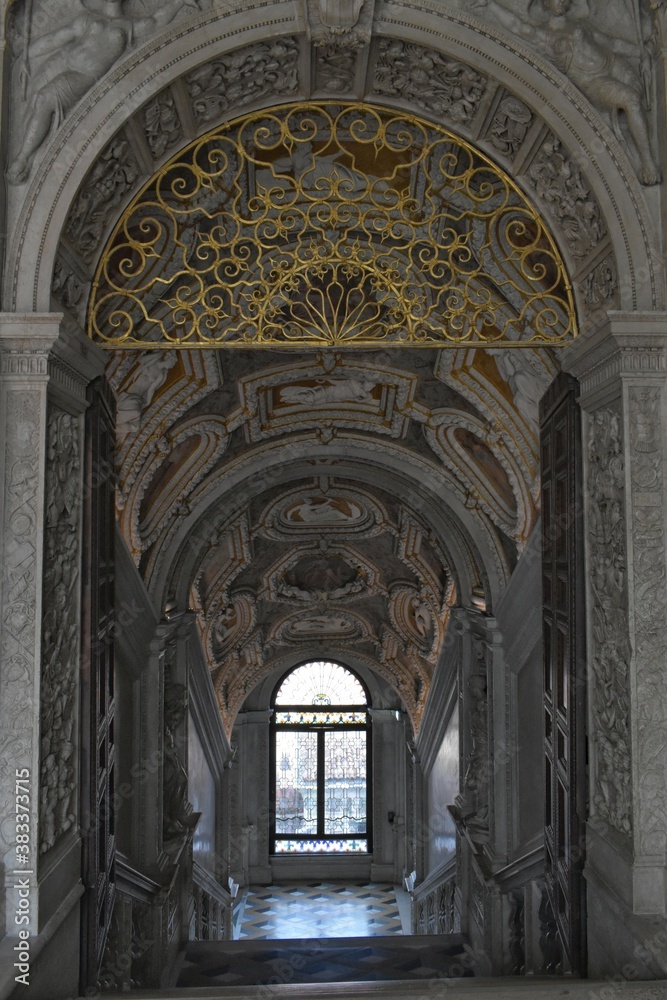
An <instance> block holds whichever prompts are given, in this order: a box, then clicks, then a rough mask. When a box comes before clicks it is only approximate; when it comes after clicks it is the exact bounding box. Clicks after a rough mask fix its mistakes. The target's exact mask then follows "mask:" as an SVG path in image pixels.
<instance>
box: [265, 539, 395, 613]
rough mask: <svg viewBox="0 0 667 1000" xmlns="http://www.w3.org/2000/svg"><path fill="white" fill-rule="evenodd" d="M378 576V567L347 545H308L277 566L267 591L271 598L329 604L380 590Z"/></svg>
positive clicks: (273, 570) (355, 598)
mask: <svg viewBox="0 0 667 1000" xmlns="http://www.w3.org/2000/svg"><path fill="white" fill-rule="evenodd" d="M378 576H379V574H378V571H377V570H376V569H375V567H374V566H373V565H372V564H371V563H370V562H368V561H367V560H366V559H364V557H363V556H362V555H361V554H360V553H359V552H357V551H356V550H354V549H352V548H350V547H349V546H347V545H337V546H333V545H330V546H325V547H322V546H321V545H320V546H312V547H310V546H304V547H303V548H300V549H298V550H297V551H296V552H291V553H290V554H289V555H288V556H287V557H286V558H285V559H283V560H281V562H280V563H279V564H278V565H277V566H274V567H273V569H272V570H271V572H270V573H269V576H268V579H267V580H265V584H264V591H265V592H266V591H268V594H269V600H274V601H275V600H278V601H290V602H291V601H294V600H297V601H307V602H311V603H313V602H314V603H315V604H316V605H323V604H324V605H325V604H328V603H329V602H335V601H344V602H345V601H350V600H358V599H359V597H364V596H370V594H373V593H377V592H378ZM318 613H319V609H318Z"/></svg>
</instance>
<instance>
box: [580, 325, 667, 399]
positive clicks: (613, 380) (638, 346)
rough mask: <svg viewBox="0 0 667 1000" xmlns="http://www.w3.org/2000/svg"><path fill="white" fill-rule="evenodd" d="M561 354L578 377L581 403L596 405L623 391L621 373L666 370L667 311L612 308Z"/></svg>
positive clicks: (654, 373) (661, 373) (647, 373)
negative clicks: (587, 333)
mask: <svg viewBox="0 0 667 1000" xmlns="http://www.w3.org/2000/svg"><path fill="white" fill-rule="evenodd" d="M561 358H562V360H563V362H564V364H563V367H564V369H565V370H566V371H568V372H570V373H571V374H572V375H574V376H575V378H577V379H578V380H579V383H580V388H581V395H580V402H581V405H582V406H583V407H584V409H595V408H596V406H597V405H602V404H603V403H604V402H606V400H607V399H608V398H609V397H610V396H613V395H618V394H619V393H620V388H621V387H620V378H621V377H622V376H641V377H646V376H648V377H660V376H664V375H665V374H667V313H654V312H651V313H649V312H646V313H644V312H610V313H609V314H608V316H607V321H606V323H605V324H604V325H601V326H600V327H598V329H597V330H596V331H595V332H594V333H593V334H592V335H590V336H588V337H586V338H585V339H582V340H581V341H578V342H577V343H576V344H574V345H573V346H571V347H568V348H566V349H564V350H563V352H562V354H561Z"/></svg>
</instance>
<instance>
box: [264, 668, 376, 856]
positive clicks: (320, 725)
mask: <svg viewBox="0 0 667 1000" xmlns="http://www.w3.org/2000/svg"><path fill="white" fill-rule="evenodd" d="M273 706H274V713H273V718H272V720H271V724H272V741H271V747H272V766H271V772H272V803H273V823H272V851H273V853H275V854H310V853H319V854H337V853H350V852H354V853H367V852H369V851H370V849H371V848H370V826H369V787H370V782H369V764H370V729H369V725H368V696H367V694H366V691H365V689H364V687H363V685H362V683H361V681H360V680H359V679H358V678H357V677H356V676H355V675H354V674H353V673H352V671H351V670H348V669H347V668H346V667H343V666H341V664H339V663H332V662H330V661H328V660H316V661H314V662H311V663H305V664H303V666H300V667H296V668H295V669H294V670H291V671H290V673H289V674H287V676H286V677H284V678H283V680H282V681H281V683H280V684H279V686H278V689H277V691H276V694H275V697H274V700H273Z"/></svg>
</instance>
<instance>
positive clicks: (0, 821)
mask: <svg viewBox="0 0 667 1000" xmlns="http://www.w3.org/2000/svg"><path fill="white" fill-rule="evenodd" d="M0 360H4V359H2V358H0ZM17 360H18V362H19V363H20V362H21V361H24V360H25V359H24V358H23V357H21V358H19V359H17ZM31 360H32V361H33V363H34V362H38V363H39V362H40V361H41V362H42V370H43V372H44V373H45V371H46V359H45V358H44V359H39V358H34V359H31ZM3 367H4V366H3ZM35 374H37V371H35ZM0 401H1V397H0ZM40 406H41V390H39V389H27V388H24V387H22V388H21V389H20V390H19V389H14V390H13V391H11V390H10V391H8V392H7V398H6V403H5V407H4V412H3V419H4V421H5V428H6V430H5V436H4V442H3V452H4V453H3V454H2V456H1V457H0V461H1V462H2V466H1V468H2V473H3V475H2V476H1V477H0V483H2V491H3V509H4V525H5V527H4V539H3V559H2V568H1V572H2V595H3V608H2V629H1V630H0V663H1V664H2V673H1V674H0V685H1V686H0V698H1V699H2V706H3V712H4V713H5V716H4V718H5V722H6V724H5V726H4V728H3V733H2V737H1V738H0V776H1V777H2V786H1V794H2V799H0V852H1V854H2V857H7V854H8V852H9V851H10V849H11V850H13V849H14V848H15V846H16V840H15V835H16V819H15V811H16V810H15V806H16V802H15V798H14V796H13V795H10V794H9V793H10V791H11V792H13V790H14V778H15V769H16V768H23V767H28V768H31V767H32V766H33V762H36V753H37V751H36V748H35V746H34V744H35V743H36V733H35V732H34V727H33V716H34V709H33V703H34V702H33V700H34V696H35V694H36V683H35V676H34V671H35V663H36V662H37V661H38V655H39V654H38V650H37V649H36V648H35V646H36V617H37V611H36V607H37V594H36V578H37V576H36V575H37V544H38V512H39V515H40V517H41V509H40V505H41V496H40V495H41V489H40V486H41V482H40V465H39V451H38V441H39V435H40V433H43V427H42V426H41V425H40V419H39V414H40ZM36 819H37V816H36V814H35V813H34V812H33V821H36ZM34 847H35V849H36V845H34Z"/></svg>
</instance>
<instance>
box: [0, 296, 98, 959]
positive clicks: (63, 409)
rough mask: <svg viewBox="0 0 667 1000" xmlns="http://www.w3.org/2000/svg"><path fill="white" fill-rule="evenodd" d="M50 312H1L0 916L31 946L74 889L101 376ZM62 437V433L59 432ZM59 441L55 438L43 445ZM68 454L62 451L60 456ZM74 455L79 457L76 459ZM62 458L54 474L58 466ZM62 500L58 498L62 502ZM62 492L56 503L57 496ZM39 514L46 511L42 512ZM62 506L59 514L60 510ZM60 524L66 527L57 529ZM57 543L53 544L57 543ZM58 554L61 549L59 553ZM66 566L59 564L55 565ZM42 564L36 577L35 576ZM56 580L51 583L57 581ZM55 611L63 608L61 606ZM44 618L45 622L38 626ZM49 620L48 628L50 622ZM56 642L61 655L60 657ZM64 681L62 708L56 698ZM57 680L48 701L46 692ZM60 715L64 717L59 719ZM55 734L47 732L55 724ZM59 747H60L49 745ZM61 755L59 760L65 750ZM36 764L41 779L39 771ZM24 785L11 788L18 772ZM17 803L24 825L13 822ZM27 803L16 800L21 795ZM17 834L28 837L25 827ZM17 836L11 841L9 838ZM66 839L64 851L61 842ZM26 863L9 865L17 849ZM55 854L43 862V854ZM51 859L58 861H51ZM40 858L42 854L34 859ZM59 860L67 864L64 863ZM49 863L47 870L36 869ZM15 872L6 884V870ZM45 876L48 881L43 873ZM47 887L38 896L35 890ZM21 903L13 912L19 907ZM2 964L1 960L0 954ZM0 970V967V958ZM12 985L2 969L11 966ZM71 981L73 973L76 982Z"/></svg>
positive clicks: (53, 923) (94, 357) (89, 348)
mask: <svg viewBox="0 0 667 1000" xmlns="http://www.w3.org/2000/svg"><path fill="white" fill-rule="evenodd" d="M60 319H61V317H60V315H58V314H51V313H47V314H30V315H18V314H2V315H0V524H1V525H2V528H1V529H0V565H1V566H2V572H1V577H0V588H1V593H0V601H1V602H2V603H1V606H2V609H3V617H2V630H1V638H0V703H1V704H2V707H3V712H2V722H1V729H0V779H1V781H0V864H1V866H2V868H1V870H2V879H3V892H2V897H3V908H2V909H3V914H4V926H3V929H4V930H5V932H6V934H7V935H8V940H11V938H13V937H16V935H17V934H18V932H19V930H20V929H25V930H28V931H29V933H30V937H31V939H33V949H32V952H31V953H32V955H33V957H34V956H35V955H36V954H37V953H38V951H39V948H40V944H39V941H38V940H35V939H36V937H37V935H38V934H39V932H40V931H42V930H44V929H45V925H46V924H47V923H49V935H52V934H53V933H55V930H56V928H57V926H58V925H59V923H60V922H61V921H62V920H64V919H65V917H66V916H67V914H68V913H69V911H70V910H71V908H72V906H74V905H75V903H76V900H77V899H78V896H79V895H80V892H81V886H80V857H79V852H80V845H79V839H78V831H77V823H76V816H77V815H78V808H77V800H76V785H77V783H78V769H77V754H78V744H77V736H76V726H77V722H78V708H77V706H78V669H77V663H78V659H77V658H78V641H79V639H78V635H79V631H80V614H79V600H78V597H79V590H80V560H81V520H80V510H81V489H82V479H81V462H80V458H81V446H82V414H83V411H84V410H85V408H86V387H87V385H88V383H89V381H90V380H92V379H93V378H95V377H97V376H98V375H99V374H101V372H102V371H103V366H104V355H103V352H102V351H100V349H99V348H96V347H94V345H92V344H88V343H87V342H86V341H85V340H84V339H83V338H81V337H79V336H78V335H75V334H64V333H59V328H60ZM61 432H62V433H61ZM54 434H55V438H57V439H58V440H55V438H54ZM65 453H67V455H65ZM77 456H78V457H77ZM63 457H65V458H66V460H68V461H69V460H70V459H71V461H69V464H68V465H67V470H66V472H67V474H66V475H64V473H63V468H64V466H62V463H61V461H60V460H61V459H62V458H63ZM65 493H66V494H67V500H64V499H63V498H64V494H65ZM61 494H62V495H61ZM47 507H48V509H47ZM65 508H67V513H66V514H65ZM65 520H67V524H66V525H65ZM49 526H50V528H51V529H52V534H53V539H52V540H55V541H57V539H61V536H63V534H64V535H66V537H67V545H66V546H65V544H64V543H63V547H62V548H63V551H60V548H59V546H58V545H57V544H54V545H51V546H50V547H47V548H48V551H47V553H46V559H45V527H49ZM56 536H57V538H56ZM65 548H66V550H67V551H65ZM65 563H66V565H65ZM45 568H46V577H45ZM65 577H67V579H68V581H69V583H71V584H72V593H71V594H68V600H69V601H70V602H71V603H70V606H69V610H68V614H69V615H70V617H71V616H72V615H73V618H71V620H68V629H67V634H66V635H65V634H61V623H60V622H58V621H56V619H57V618H58V614H57V607H55V605H56V602H55V600H54V602H53V605H54V609H53V610H52V609H51V607H50V606H49V607H45V606H44V597H45V596H46V598H47V599H48V600H49V601H50V598H51V597H52V596H53V595H52V593H51V589H50V584H52V583H55V581H56V580H57V579H58V580H61V583H62V586H63V587H66V586H67V583H66V582H64V581H65ZM61 578H62V579H61ZM59 606H62V602H61V604H60V605H59ZM45 611H50V612H51V616H50V618H49V620H48V621H46V622H45ZM52 619H53V620H52ZM49 622H51V624H52V625H53V626H54V629H55V631H54V635H53V637H52V639H53V642H52V643H50V645H49V650H50V660H49V663H50V664H51V666H52V667H53V670H52V671H51V673H50V675H49V676H48V677H46V678H45V679H44V680H43V676H42V674H43V669H44V668H43V662H46V661H44V657H43V645H44V641H45V640H44V636H45V635H46V636H47V638H48V629H49ZM66 646H67V650H66V652H67V655H66V656H65V654H64V652H63V651H64V650H65V647H66ZM63 672H66V673H67V675H68V676H67V684H66V685H65V686H66V689H67V694H68V699H69V700H68V701H67V704H65V701H66V699H64V697H63V691H62V690H60V686H59V685H60V679H61V675H62V674H63ZM43 682H44V683H45V684H46V689H47V692H49V698H48V701H49V702H50V703H51V704H52V714H53V715H55V713H56V710H62V711H65V709H67V711H68V712H70V715H71V718H70V716H68V717H67V718H64V717H63V718H60V722H62V723H63V725H61V726H60V729H59V730H58V732H59V737H58V739H56V743H57V744H58V745H57V750H58V753H57V757H56V755H55V754H51V756H49V754H48V753H46V752H45V753H44V754H43V755H42V758H43V759H40V736H44V735H46V736H47V737H48V736H50V735H52V733H49V732H46V730H45V728H44V727H45V725H46V724H47V723H48V722H49V719H47V718H46V716H45V715H44V712H42V718H41V719H40V695H41V693H42V691H41V688H42V683H43ZM54 683H55V684H56V688H57V689H58V693H59V697H58V699H57V700H56V698H55V696H54V694H53V691H50V688H49V684H51V686H53V684H54ZM70 710H71V711H70ZM56 721H58V720H56ZM56 728H57V726H56ZM58 740H60V742H58ZM65 751H67V752H65ZM46 766H49V767H50V773H49V774H45V773H42V775H40V767H41V768H42V771H43V772H44V769H45V767H46ZM19 774H20V775H25V774H27V775H28V776H29V777H28V779H27V780H26V782H25V783H23V782H22V783H21V786H20V788H17V786H16V777H17V775H19ZM17 795H20V796H22V798H21V799H20V800H19V801H20V804H21V807H22V814H23V815H25V816H27V820H26V821H24V822H23V823H22V826H21V829H20V831H19V830H18V829H17V826H16V805H17ZM26 795H27V799H26V798H25V797H24V796H26ZM40 820H41V822H40ZM26 828H28V832H27V833H25V832H24V830H25V829H26ZM19 833H20V836H18V834H19ZM63 840H67V844H66V845H65V848H66V850H65V848H62V846H58V851H57V852H56V851H55V848H56V845H61V841H63ZM19 846H20V847H25V848H27V850H25V851H21V852H20V853H21V855H22V856H24V857H26V858H27V859H28V863H27V864H25V865H23V864H21V863H20V859H19V851H18V850H17V848H18V847H19ZM52 848H53V849H54V850H53V851H52V853H51V856H49V854H48V852H49V851H50V850H51V849H52ZM56 853H57V856H56ZM40 855H41V857H40ZM65 855H67V857H68V858H69V862H68V863H67V864H65V863H63V859H64V858H65ZM47 859H48V863H45V862H46V860H47ZM16 871H21V872H22V874H21V875H19V876H15V875H14V874H12V873H14V872H16ZM54 873H55V874H54ZM19 878H20V879H23V880H27V882H28V883H29V894H28V895H24V894H23V893H22V897H21V898H23V899H24V900H26V901H27V910H26V912H27V913H28V917H29V920H28V923H19V924H17V923H16V920H15V917H16V910H17V905H18V904H19V893H18V890H17V889H16V888H14V887H15V885H16V883H17V880H18V879H19ZM45 880H48V885H47V887H46V888H47V890H48V891H46V894H45V889H44V886H42V887H41V891H40V883H43V882H45ZM24 905H26V904H23V903H22V904H21V906H24ZM0 959H1V956H0ZM0 965H3V962H2V961H1V960H0ZM11 971H12V978H13V972H14V970H13V969H12V970H11ZM75 978H76V976H75Z"/></svg>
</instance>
